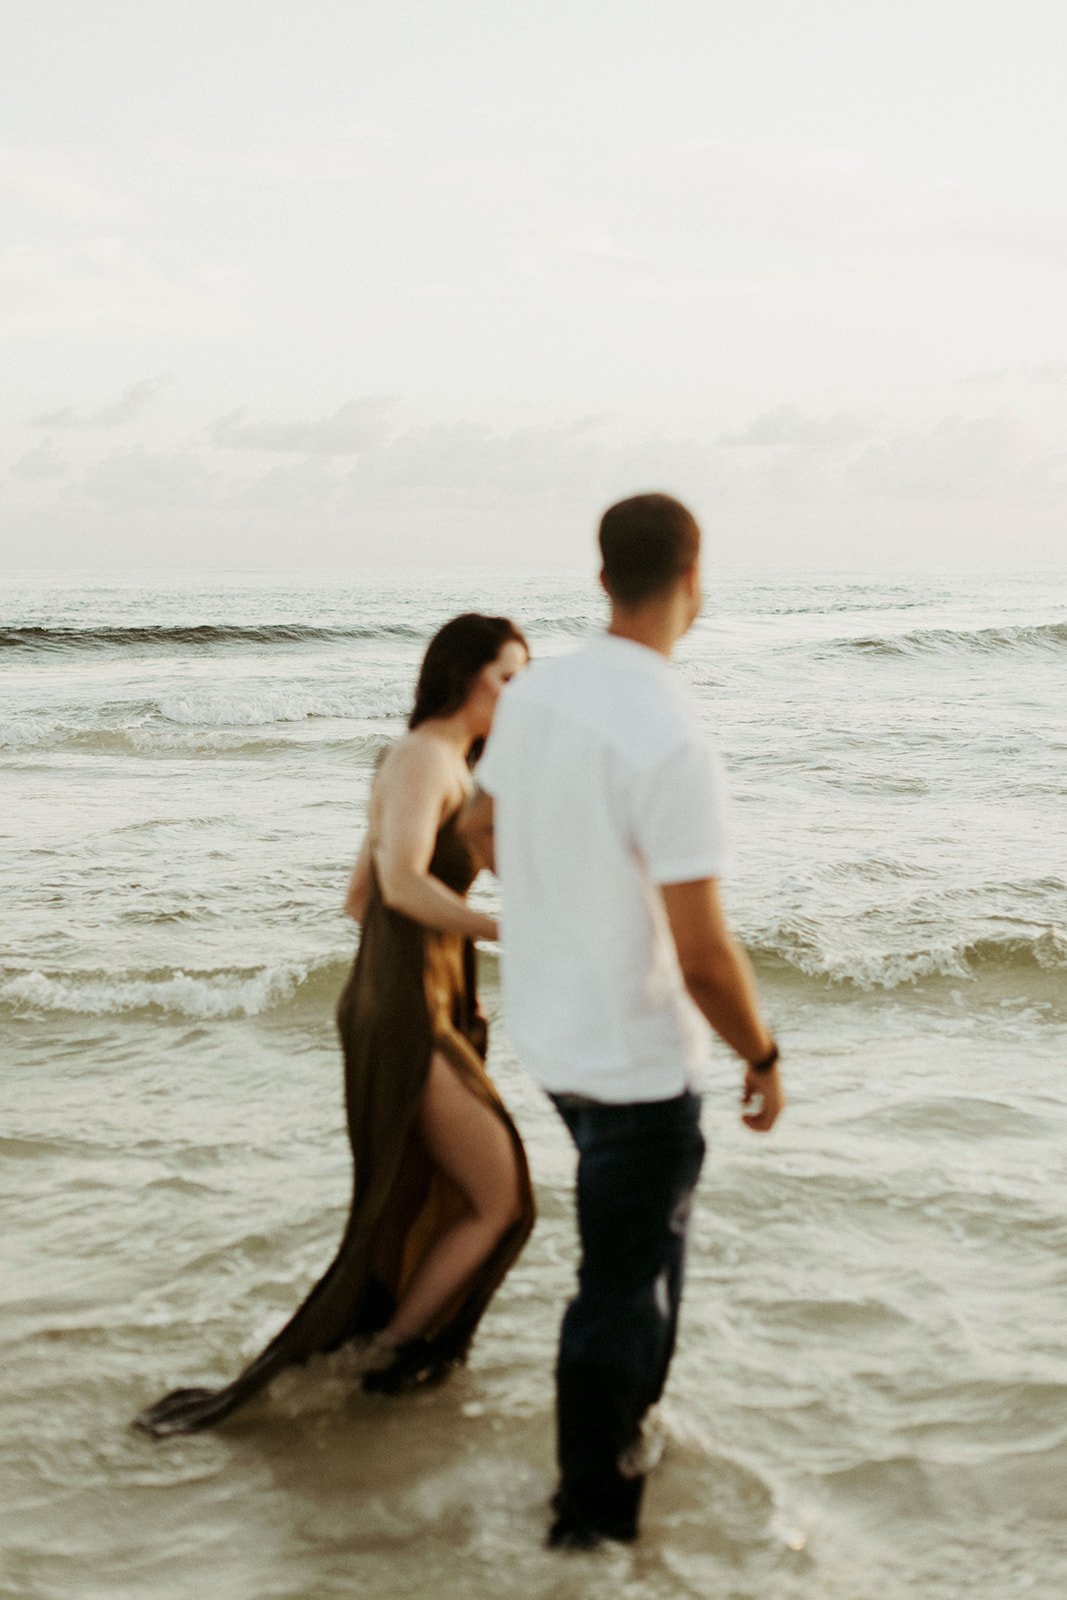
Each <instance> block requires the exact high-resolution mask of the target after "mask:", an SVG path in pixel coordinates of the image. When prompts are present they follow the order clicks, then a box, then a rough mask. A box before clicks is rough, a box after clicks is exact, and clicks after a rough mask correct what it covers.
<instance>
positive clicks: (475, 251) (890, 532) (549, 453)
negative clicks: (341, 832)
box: [0, 0, 1067, 570]
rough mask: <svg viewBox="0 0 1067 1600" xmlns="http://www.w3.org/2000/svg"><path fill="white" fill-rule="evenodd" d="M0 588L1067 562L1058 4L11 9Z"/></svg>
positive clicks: (75, 2) (499, 2) (1064, 202)
mask: <svg viewBox="0 0 1067 1600" xmlns="http://www.w3.org/2000/svg"><path fill="white" fill-rule="evenodd" d="M3 39H4V46H3V63H2V65H0V107H2V110H0V139H2V144H0V331H2V337H3V347H2V351H0V557H2V560H3V565H4V567H5V568H6V569H8V570H10V569H12V568H18V567H40V566H51V565H56V566H67V565H70V564H75V565H78V566H87V565H92V566H99V567H101V568H113V567H122V566H126V565H130V564H133V565H136V566H138V567H152V566H160V567H174V566H182V567H187V566H193V567H197V566H202V565H208V566H237V567H243V566H261V565H262V566H279V565H282V566H284V565H289V564H294V563H299V562H309V563H333V562H344V563H353V564H355V563H360V562H362V561H365V560H380V561H385V562H388V563H389V564H391V565H395V564H397V563H402V562H406V561H423V562H432V563H435V564H442V563H447V562H452V561H463V562H468V561H473V560H486V561H493V562H496V561H515V562H520V563H522V564H524V565H530V564H540V563H560V562H571V561H574V562H584V561H585V560H587V559H588V549H589V541H590V537H591V529H592V528H593V526H594V525H595V521H596V516H597V514H598V512H599V510H600V508H601V506H602V505H603V504H604V503H606V502H607V501H608V500H609V499H612V498H616V497H618V496H619V495H622V494H626V493H630V492H633V491H635V490H638V489H643V488H665V489H668V490H670V491H673V492H675V493H677V494H680V495H681V496H683V497H684V498H686V499H688V500H689V501H690V503H691V504H692V505H693V507H694V509H695V510H696V511H697V513H698V515H699V516H700V518H701V520H702V522H703V523H704V526H705V529H706V532H707V535H708V538H709V541H710V544H711V548H712V551H713V553H714V554H715V555H716V556H717V557H718V558H720V559H723V560H730V561H747V562H768V563H775V562H790V563H798V564H802V565H810V566H818V565H824V564H828V563H848V564H852V563H862V562H867V561H871V562H879V563H882V562H885V561H890V560H895V559H900V560H907V561H911V560H914V559H917V558H919V559H930V560H961V559H967V558H969V557H978V558H981V559H992V560H998V559H1006V560H1014V559H1017V560H1020V561H1046V560H1048V561H1051V560H1060V559H1063V556H1064V550H1065V545H1067V540H1065V537H1064V530H1065V528H1067V459H1065V458H1067V444H1065V439H1067V434H1065V427H1064V424H1065V422H1067V306H1065V302H1067V292H1065V284H1067V184H1065V181H1064V149H1065V116H1064V111H1063V105H1064V84H1065V81H1067V7H1064V6H1063V4H1062V0H1048V3H1034V0H1015V3H1014V4H1008V3H1006V0H1005V3H1000V0H921V3H917V0H736V3H734V0H731V3H729V4H727V3H720V0H656V3H654V4H653V3H651V0H646V3H641V4H637V3H631V0H536V3H524V4H521V5H520V4H518V3H513V0H301V3H299V4H297V3H296V0H285V3H284V4H281V3H275V0H258V3H256V4H248V3H247V0H243V3H241V4H237V3H234V0H210V3H207V0H183V3H182V4H180V5H179V4H175V3H173V0H166V3H159V0H123V3H116V0H92V3H87V0H34V3H33V4H26V3H23V4H18V5H15V4H9V5H6V6H4V8H3Z"/></svg>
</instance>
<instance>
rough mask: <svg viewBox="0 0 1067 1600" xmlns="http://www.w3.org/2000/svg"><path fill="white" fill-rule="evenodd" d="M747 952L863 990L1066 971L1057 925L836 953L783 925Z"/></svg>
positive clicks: (1066, 935)
mask: <svg viewBox="0 0 1067 1600" xmlns="http://www.w3.org/2000/svg"><path fill="white" fill-rule="evenodd" d="M748 949H749V951H750V953H751V954H752V955H753V956H754V957H755V959H756V960H757V961H764V962H769V963H773V964H775V965H781V966H786V967H789V968H791V969H792V970H793V971H795V972H796V973H798V974H799V975H800V976H801V977H805V978H814V979H822V980H824V981H826V982H830V983H841V984H848V985H850V986H852V987H853V988H856V989H866V990H872V989H886V990H892V989H899V988H902V987H904V986H905V985H912V986H919V985H921V984H923V983H925V982H934V981H937V980H939V979H955V980H957V981H961V980H962V981H968V980H973V979H976V978H978V977H980V976H984V975H990V976H993V975H996V974H1002V975H1003V976H1006V977H1007V976H1011V975H1013V974H1015V975H1023V976H1024V975H1026V974H1028V973H1029V974H1030V975H1036V974H1037V973H1041V972H1046V973H1059V972H1065V971H1067V932H1065V931H1064V929H1062V928H1059V927H1048V928H1043V929H1040V930H1035V931H1034V932H1032V933H1029V934H1019V935H1003V936H995V935H992V936H989V937H986V938H976V939H972V940H966V939H959V940H952V939H951V938H947V939H946V940H945V942H944V943H943V944H940V945H937V946H934V947H931V948H926V949H918V950H907V949H896V950H888V951H887V950H868V951H864V950H863V949H862V948H860V947H859V946H858V945H856V944H853V945H850V946H849V947H848V948H847V950H845V949H840V950H838V949H834V948H831V947H829V946H828V945H827V944H824V943H823V942H822V941H820V940H819V939H818V938H817V937H816V936H815V935H814V934H813V933H812V932H810V931H807V930H801V929H798V928H791V927H785V928H781V929H776V930H774V932H773V933H771V934H769V935H765V936H763V937H759V938H757V939H755V940H754V941H753V942H751V943H749V945H748Z"/></svg>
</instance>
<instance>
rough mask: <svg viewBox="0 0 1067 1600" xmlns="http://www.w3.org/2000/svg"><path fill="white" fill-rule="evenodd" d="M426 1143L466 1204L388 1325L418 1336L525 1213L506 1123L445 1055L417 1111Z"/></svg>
mask: <svg viewBox="0 0 1067 1600" xmlns="http://www.w3.org/2000/svg"><path fill="white" fill-rule="evenodd" d="M419 1122H420V1131H421V1133H422V1138H423V1143H424V1144H425V1146H426V1148H427V1150H428V1151H429V1153H430V1157H431V1159H432V1161H433V1162H434V1163H435V1165H437V1166H439V1167H440V1168H441V1170H442V1172H444V1173H445V1174H446V1175H447V1176H448V1177H449V1178H451V1180H452V1182H453V1183H454V1184H455V1185H456V1187H457V1188H458V1189H459V1190H460V1191H461V1193H462V1194H463V1196H464V1199H465V1200H466V1202H467V1205H468V1207H469V1210H468V1213H467V1215H466V1216H464V1217H460V1219H459V1220H458V1221H457V1222H455V1223H453V1225H452V1227H450V1228H449V1229H448V1230H447V1232H445V1233H443V1234H442V1235H441V1237H440V1238H439V1239H438V1240H437V1242H436V1244H435V1245H434V1246H433V1248H432V1249H431V1250H430V1251H429V1253H428V1254H427V1256H426V1257H425V1258H424V1260H423V1261H422V1262H420V1264H419V1267H418V1269H417V1271H416V1273H415V1276H414V1277H413V1278H412V1280H411V1282H410V1284H409V1285H408V1287H407V1290H406V1292H405V1294H404V1298H403V1299H402V1301H401V1302H400V1305H399V1306H398V1307H397V1310H396V1313H395V1315H394V1317H393V1320H392V1321H391V1322H390V1324H389V1326H388V1328H387V1329H386V1330H385V1333H386V1337H387V1338H388V1339H395V1340H396V1341H397V1342H398V1343H399V1342H403V1341H405V1340H408V1339H414V1338H417V1337H418V1335H419V1334H421V1333H422V1331H423V1329H424V1328H425V1327H426V1325H427V1323H429V1322H430V1321H431V1319H432V1318H433V1316H434V1315H435V1313H436V1312H438V1311H439V1310H440V1309H441V1307H442V1306H443V1305H445V1304H447V1302H448V1301H449V1300H450V1299H451V1298H452V1296H453V1294H455V1292H456V1290H457V1289H459V1288H460V1287H461V1286H462V1285H463V1284H464V1283H466V1281H467V1280H468V1278H470V1277H471V1276H472V1275H473V1274H474V1273H475V1272H476V1271H477V1269H478V1268H479V1267H480V1266H481V1264H482V1262H483V1261H485V1260H486V1259H487V1257H488V1256H489V1255H491V1254H492V1251H493V1250H494V1248H495V1247H496V1245H497V1243H498V1242H499V1240H500V1239H501V1238H502V1237H503V1235H504V1234H505V1233H506V1231H507V1229H508V1228H509V1227H510V1226H511V1225H512V1223H513V1222H515V1221H517V1219H518V1218H519V1216H520V1215H521V1210H522V1206H521V1200H520V1196H519V1172H518V1163H517V1161H516V1159H515V1150H514V1147H513V1145H512V1142H511V1138H510V1136H509V1134H508V1130H507V1128H506V1127H505V1126H504V1124H503V1123H502V1122H501V1120H500V1118H499V1117H498V1116H497V1115H496V1114H495V1112H493V1111H491V1110H490V1108H489V1107H488V1106H487V1105H485V1104H484V1102H483V1101H481V1100H479V1099H478V1098H477V1096H476V1095H474V1094H472V1093H471V1091H470V1090H469V1089H467V1088H466V1087H465V1086H464V1084H463V1082H462V1080H461V1079H460V1077H459V1075H458V1074H457V1073H456V1071H455V1069H454V1068H453V1067H452V1066H451V1064H450V1063H449V1061H448V1059H447V1058H446V1057H445V1056H443V1055H440V1054H439V1053H437V1052H435V1053H434V1055H433V1056H432V1057H431V1058H430V1069H429V1072H428V1073H427V1077H426V1087H425V1089H424V1091H423V1096H422V1105H421V1108H420V1113H419Z"/></svg>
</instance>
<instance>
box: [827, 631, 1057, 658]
mask: <svg viewBox="0 0 1067 1600" xmlns="http://www.w3.org/2000/svg"><path fill="white" fill-rule="evenodd" d="M830 648H831V649H833V650H840V651H859V652H861V653H863V654H866V655H883V656H896V657H899V656H914V655H933V654H937V653H940V652H955V653H957V654H962V653H967V652H975V653H977V654H981V655H992V654H996V653H1001V652H1010V651H1019V650H1043V651H1057V650H1063V649H1065V648H1067V622H1034V623H1026V622H1020V623H1015V624H1012V625H1010V626H1008V627H1002V628H918V629H915V630H914V631H913V632H911V633H900V634H886V635H884V636H880V637H871V638H860V639H839V640H837V641H836V642H835V643H834V644H833V645H832V646H831V647H830Z"/></svg>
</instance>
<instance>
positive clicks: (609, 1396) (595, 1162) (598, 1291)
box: [552, 1093, 704, 1538]
mask: <svg viewBox="0 0 1067 1600" xmlns="http://www.w3.org/2000/svg"><path fill="white" fill-rule="evenodd" d="M552 1098H553V1101H554V1103H555V1105H556V1109H557V1110H558V1111H559V1114H560V1116H561V1117H562V1118H563V1120H564V1122H565V1123H566V1124H567V1127H568V1129H569V1130H570V1133H571V1137H572V1138H573V1140H574V1142H575V1144H576V1145H577V1147H578V1190H577V1202H578V1232H579V1237H580V1241H581V1262H580V1265H579V1268H578V1293H577V1295H576V1296H575V1298H574V1299H573V1300H572V1301H571V1303H570V1305H569V1306H568V1307H567V1310H566V1313H565V1315H564V1318H563V1326H562V1328H561V1330H560V1344H559V1361H558V1364H557V1367H556V1424H557V1447H558V1455H559V1467H560V1489H559V1493H558V1495H557V1497H556V1507H557V1511H558V1513H559V1515H560V1516H562V1517H564V1518H565V1519H569V1520H571V1521H573V1522H576V1523H581V1524H584V1525H589V1526H593V1527H595V1528H597V1529H599V1530H600V1531H602V1532H605V1533H608V1534H611V1535H612V1536H614V1537H616V1538H632V1537H633V1535H634V1533H636V1531H637V1514H638V1510H639V1507H640V1501H641V1492H642V1489H643V1487H644V1480H643V1479H642V1478H641V1477H631V1476H625V1475H624V1474H623V1473H622V1472H621V1471H620V1470H619V1458H620V1456H621V1455H622V1453H623V1452H624V1451H625V1450H626V1449H627V1448H628V1447H629V1446H630V1445H632V1444H633V1443H634V1442H635V1441H636V1440H637V1438H638V1437H639V1434H640V1429H641V1419H642V1418H643V1416H644V1414H645V1412H646V1411H647V1410H648V1408H649V1406H651V1405H653V1404H654V1403H655V1402H656V1401H657V1400H658V1399H659V1397H660V1395H661V1394H662V1393H663V1386H664V1383H665V1382H666V1379H667V1369H668V1367H669V1366H670V1361H671V1356H672V1354H673V1352H674V1342H675V1336H676V1333H677V1328H678V1310H679V1306H680V1304H681V1298H682V1281H683V1277H684V1269H685V1245H686V1232H687V1227H688V1221H689V1211H690V1206H691V1203H692V1195H693V1189H694V1187H695V1185H696V1181H697V1178H698V1176H699V1174H700V1168H701V1164H702V1162H703V1159H704V1136H703V1134H702V1133H701V1131H700V1096H699V1095H696V1094H691V1093H686V1094H682V1095H679V1096H678V1098H677V1099H674V1100H650V1101H641V1102H638V1103H634V1104H629V1105H609V1104H606V1103H604V1102H602V1101H592V1100H585V1099H582V1098H580V1097H578V1096H575V1095H554V1096H553V1097H552Z"/></svg>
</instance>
